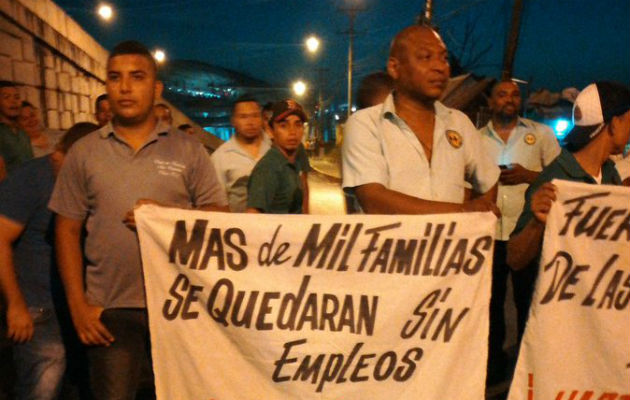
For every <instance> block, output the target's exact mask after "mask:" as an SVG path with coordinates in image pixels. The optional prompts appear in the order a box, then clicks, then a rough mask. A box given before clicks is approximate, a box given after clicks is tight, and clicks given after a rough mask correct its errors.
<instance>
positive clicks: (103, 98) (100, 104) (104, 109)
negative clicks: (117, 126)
mask: <svg viewBox="0 0 630 400" xmlns="http://www.w3.org/2000/svg"><path fill="white" fill-rule="evenodd" d="M94 110H95V112H94V117H95V118H96V122H97V123H98V126H99V128H100V127H102V126H105V125H106V124H107V123H108V122H109V121H111V120H112V107H111V106H110V104H109V100H108V99H107V94H106V93H103V94H101V95H100V96H98V97H97V98H96V101H95V102H94Z"/></svg>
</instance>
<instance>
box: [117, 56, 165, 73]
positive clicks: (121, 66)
mask: <svg viewBox="0 0 630 400" xmlns="http://www.w3.org/2000/svg"><path fill="white" fill-rule="evenodd" d="M154 68H155V67H154V64H153V62H152V61H151V60H149V59H148V58H147V57H146V56H143V55H140V54H119V55H117V56H114V57H112V58H110V59H109V61H108V63H107V71H108V72H109V71H136V70H137V71H151V70H154Z"/></svg>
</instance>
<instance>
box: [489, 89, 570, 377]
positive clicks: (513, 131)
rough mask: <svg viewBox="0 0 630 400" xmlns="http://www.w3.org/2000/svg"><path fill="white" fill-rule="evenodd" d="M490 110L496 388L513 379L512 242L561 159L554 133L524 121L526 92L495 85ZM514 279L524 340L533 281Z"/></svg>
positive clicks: (491, 352) (491, 354) (492, 362)
mask: <svg viewBox="0 0 630 400" xmlns="http://www.w3.org/2000/svg"><path fill="white" fill-rule="evenodd" d="M488 106H489V107H490V111H491V112H492V119H491V120H490V121H489V122H488V124H487V125H486V126H485V127H483V128H482V129H481V130H480V133H481V137H482V143H483V147H484V151H485V152H486V154H488V155H489V156H490V157H491V158H492V159H493V160H494V161H495V163H496V164H497V165H498V166H499V167H500V168H501V176H500V177H499V188H498V195H497V206H498V207H499V210H501V218H500V219H499V221H497V228H496V238H495V239H496V241H495V244H494V258H493V266H492V296H491V299H490V338H489V342H490V347H489V351H488V382H489V383H491V384H492V383H496V382H500V381H502V380H503V379H506V378H508V376H509V375H510V374H509V371H508V360H507V356H506V355H505V353H504V352H503V342H504V340H505V317H504V311H503V310H504V309H503V305H504V303H505V294H506V291H507V277H508V272H509V270H510V268H509V267H508V265H507V263H506V255H507V241H508V240H509V239H510V233H512V230H513V229H514V226H515V225H516V220H517V219H518V216H519V215H520V214H521V211H522V210H523V204H524V203H525V191H526V190H527V188H528V187H529V184H530V183H531V182H533V181H534V179H536V177H537V176H538V174H540V171H542V169H543V168H544V167H546V166H547V165H549V164H550V163H551V162H552V161H553V160H554V159H555V158H556V157H557V156H558V154H560V146H559V144H558V141H557V140H556V136H555V135H554V133H553V131H552V130H551V128H549V127H548V126H546V125H543V124H539V123H537V122H534V121H532V120H529V119H525V118H521V117H519V112H520V109H521V92H520V90H519V87H518V85H517V84H516V83H514V82H513V81H502V82H498V83H496V84H495V85H494V86H493V87H492V91H491V94H490V99H489V101H488ZM511 275H512V285H513V288H514V292H513V294H514V302H515V304H516V309H517V319H518V331H519V338H520V336H521V334H522V332H523V330H524V328H525V327H524V325H525V321H526V319H527V315H526V311H527V297H528V296H527V290H524V289H523V285H522V283H523V282H524V281H526V280H528V279H531V278H528V277H527V276H525V275H523V276H519V275H520V274H519V273H514V272H513V273H512V274H511Z"/></svg>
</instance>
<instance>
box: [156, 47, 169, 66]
mask: <svg viewBox="0 0 630 400" xmlns="http://www.w3.org/2000/svg"><path fill="white" fill-rule="evenodd" d="M153 58H155V61H157V63H158V64H162V63H163V62H164V61H165V60H166V53H165V52H164V50H161V49H157V50H155V52H153Z"/></svg>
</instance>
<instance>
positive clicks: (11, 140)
mask: <svg viewBox="0 0 630 400" xmlns="http://www.w3.org/2000/svg"><path fill="white" fill-rule="evenodd" d="M0 158H2V159H3V160H4V164H5V165H6V168H7V173H11V172H12V171H13V170H14V169H15V167H17V166H18V165H20V164H22V163H23V162H24V161H28V160H30V159H31V158H33V149H32V148H31V141H30V140H29V138H28V136H27V135H26V133H24V131H22V130H20V129H18V130H16V131H14V130H13V129H12V128H11V127H10V126H9V125H7V124H4V123H1V122H0Z"/></svg>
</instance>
